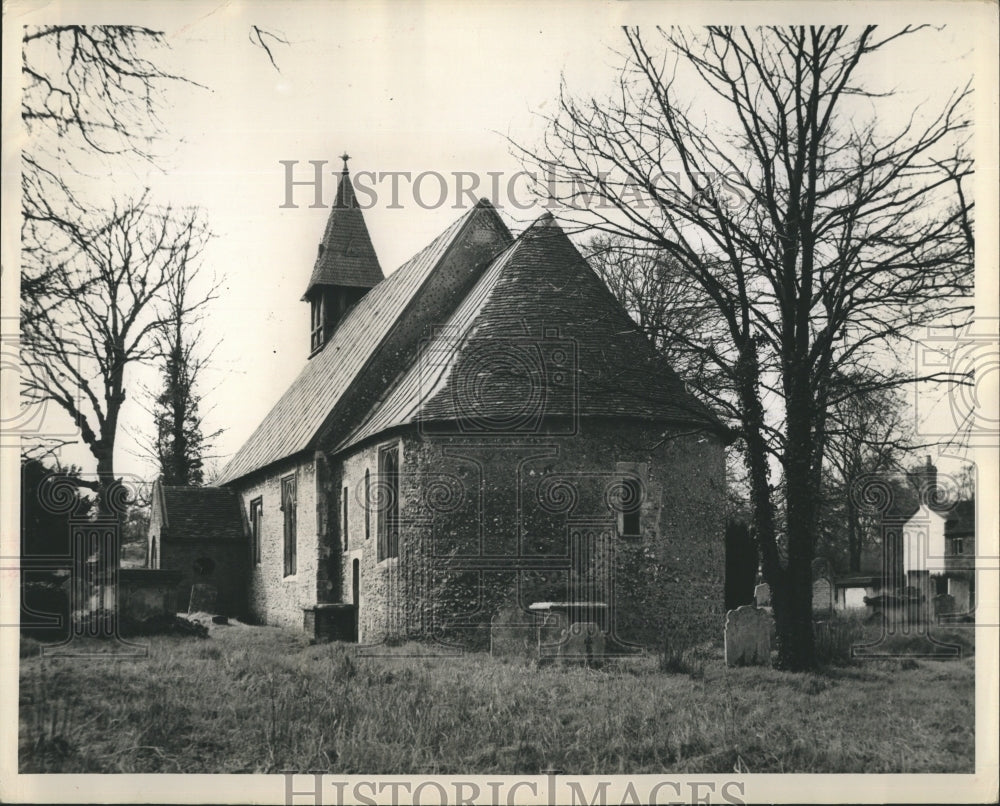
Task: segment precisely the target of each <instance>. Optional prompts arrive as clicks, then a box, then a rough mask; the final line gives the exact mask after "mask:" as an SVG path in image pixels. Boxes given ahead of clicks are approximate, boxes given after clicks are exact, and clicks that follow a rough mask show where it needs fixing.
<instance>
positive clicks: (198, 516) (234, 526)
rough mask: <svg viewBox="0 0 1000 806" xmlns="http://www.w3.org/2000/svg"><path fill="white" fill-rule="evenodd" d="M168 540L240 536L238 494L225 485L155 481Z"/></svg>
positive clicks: (156, 499)
mask: <svg viewBox="0 0 1000 806" xmlns="http://www.w3.org/2000/svg"><path fill="white" fill-rule="evenodd" d="M153 497H154V502H155V503H154V505H156V506H159V507H160V515H161V518H162V523H163V526H164V527H165V528H166V537H167V539H168V540H243V538H244V537H245V535H244V532H243V515H242V513H241V511H240V503H239V498H238V497H237V495H236V493H235V492H233V491H232V490H227V489H225V488H224V487H178V486H173V485H167V484H161V483H160V482H159V481H157V482H156V486H155V488H154V493H153Z"/></svg>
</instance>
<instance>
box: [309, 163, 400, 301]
mask: <svg viewBox="0 0 1000 806" xmlns="http://www.w3.org/2000/svg"><path fill="white" fill-rule="evenodd" d="M382 279H383V274H382V267H381V266H380V265H379V262H378V256H377V255H376V254H375V247H374V246H372V239H371V235H369V234H368V227H367V226H366V225H365V219H364V216H363V215H362V213H361V208H360V207H359V206H358V199H357V196H356V195H355V194H354V184H353V183H352V182H351V176H350V174H349V173H348V172H347V167H346V166H345V167H344V171H343V173H341V175H340V184H339V185H338V186H337V199H336V201H335V202H334V203H333V208H332V209H331V210H330V217H329V219H327V222H326V230H325V231H324V233H323V240H322V241H321V242H320V245H319V254H318V255H317V256H316V264H315V265H314V266H313V271H312V276H311V277H310V278H309V285H308V286H307V287H306V296H308V295H309V292H310V291H311V290H312V289H313V288H314V287H315V286H317V285H342V286H355V287H361V288H372V287H374V286H375V285H377V284H378V283H380V282H381V281H382ZM303 299H305V296H304V297H303Z"/></svg>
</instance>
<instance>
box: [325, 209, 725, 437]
mask: <svg viewBox="0 0 1000 806" xmlns="http://www.w3.org/2000/svg"><path fill="white" fill-rule="evenodd" d="M533 409H534V411H535V412H538V413H542V414H543V415H544V416H554V417H587V416H622V417H647V418H655V419H669V420H673V421H676V422H684V423H688V424H691V425H693V426H695V427H707V428H709V429H712V430H717V431H720V432H721V431H722V430H723V426H722V425H721V423H720V422H719V421H718V419H717V418H716V417H715V415H714V414H713V413H712V412H711V411H710V410H709V409H708V408H707V407H706V406H704V405H703V404H702V403H701V402H700V401H698V400H697V399H696V398H694V397H693V396H692V395H691V394H690V393H688V392H687V390H686V389H685V387H684V384H683V382H682V381H681V380H680V378H678V376H677V375H676V373H674V371H673V370H672V369H671V368H670V367H669V366H668V365H667V363H666V362H665V361H664V360H663V359H662V358H661V357H660V356H659V355H658V353H657V351H656V350H655V348H654V347H653V345H652V344H651V343H650V341H649V340H648V339H647V338H646V336H645V335H644V334H643V333H642V332H641V331H640V330H639V328H638V326H637V325H636V324H635V323H634V322H633V321H632V319H631V318H630V317H629V316H628V314H627V313H626V311H625V309H624V308H623V307H622V306H621V305H620V304H619V303H618V301H617V300H616V299H615V298H614V297H613V295H612V294H611V292H610V291H609V290H608V289H607V287H606V286H605V285H604V283H603V282H602V281H601V279H600V278H599V277H598V276H597V274H596V273H595V272H594V271H593V269H592V268H591V267H590V265H589V264H588V263H587V261H586V260H585V259H584V258H583V257H582V256H581V255H580V253H579V252H578V251H577V249H576V247H574V246H573V244H572V243H571V242H570V240H569V238H567V237H566V235H565V233H563V231H562V230H561V229H560V228H559V226H558V225H557V224H556V223H555V220H554V219H553V218H552V216H551V214H546V215H544V216H542V217H541V218H539V219H538V220H537V221H536V222H535V223H534V224H532V225H531V226H530V227H529V228H528V229H527V230H525V231H524V232H523V233H522V234H521V235H520V236H519V237H518V239H517V240H516V241H515V242H514V243H513V244H511V245H510V246H509V247H508V248H507V249H506V250H505V251H504V252H502V253H501V254H500V255H498V256H497V258H496V259H495V260H494V261H493V263H492V265H491V266H490V267H489V268H488V269H487V270H486V271H485V272H484V273H483V275H482V276H481V278H480V279H479V281H478V282H477V283H476V285H475V286H474V287H473V289H472V290H471V292H469V294H468V295H466V297H465V299H464V300H463V302H462V303H461V304H460V305H459V306H458V308H457V309H456V310H455V312H454V314H453V315H452V316H451V318H450V319H449V321H448V322H447V324H446V325H445V326H444V327H443V328H441V329H439V332H438V333H436V334H435V335H434V336H433V337H432V338H430V339H429V341H428V342H427V343H426V344H425V346H424V350H423V351H422V353H421V356H420V358H419V359H418V360H417V361H416V362H415V364H414V365H413V367H412V368H411V369H410V370H409V372H407V373H406V374H405V375H404V376H403V377H402V378H401V380H400V381H399V382H398V383H397V384H396V386H395V387H394V388H393V390H392V391H391V392H390V393H389V395H388V397H387V398H386V400H385V402H384V403H383V404H382V405H381V406H380V407H379V408H378V409H377V410H376V411H375V412H374V413H373V414H372V415H371V416H370V417H369V418H368V420H367V421H366V422H364V423H363V424H362V425H361V426H360V428H358V429H357V430H356V431H355V433H354V434H352V435H351V436H350V437H349V438H348V439H347V440H345V441H344V442H343V443H341V445H340V446H339V447H338V450H343V449H346V448H348V447H350V446H351V445H355V444H357V443H359V442H362V441H363V440H365V439H367V438H369V437H372V436H374V435H375V434H378V433H380V432H382V431H385V430H387V429H390V428H394V427H398V426H402V425H407V424H411V423H414V422H418V421H419V422H421V423H423V424H428V423H435V422H436V423H444V422H455V421H458V422H460V423H461V422H464V423H466V424H467V425H470V426H472V427H473V428H475V423H471V422H470V417H471V418H479V419H480V420H481V421H482V422H483V424H484V427H483V431H484V432H486V433H487V434H488V433H489V431H490V427H491V424H493V425H498V426H499V427H500V429H503V428H505V427H508V426H511V427H513V428H515V429H516V428H517V427H519V425H518V424H520V425H522V426H524V427H527V428H529V429H530V428H532V427H533V424H532V422H531V417H532V410H533Z"/></svg>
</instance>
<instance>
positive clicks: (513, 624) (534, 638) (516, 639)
mask: <svg viewBox="0 0 1000 806" xmlns="http://www.w3.org/2000/svg"><path fill="white" fill-rule="evenodd" d="M536 621H537V619H536V617H535V616H533V615H532V614H531V613H525V612H524V611H523V610H521V608H520V607H518V606H517V605H511V606H509V607H505V608H504V609H503V610H501V611H500V612H499V613H497V614H496V615H495V616H494V617H493V618H492V620H491V621H490V654H491V655H493V656H495V657H499V658H504V657H531V656H533V655H535V654H536V652H537V645H538V627H537V624H536Z"/></svg>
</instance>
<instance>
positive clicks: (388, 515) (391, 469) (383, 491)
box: [378, 445, 399, 560]
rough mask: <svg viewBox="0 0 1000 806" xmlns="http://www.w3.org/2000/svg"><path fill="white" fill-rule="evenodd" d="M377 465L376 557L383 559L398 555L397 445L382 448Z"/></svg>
mask: <svg viewBox="0 0 1000 806" xmlns="http://www.w3.org/2000/svg"><path fill="white" fill-rule="evenodd" d="M378 465H379V467H378V475H379V479H378V481H379V493H380V495H379V497H378V501H379V519H378V558H379V560H384V559H386V558H387V557H398V556H399V446H398V445H392V446H389V447H385V448H382V449H381V450H380V451H379V454H378Z"/></svg>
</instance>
